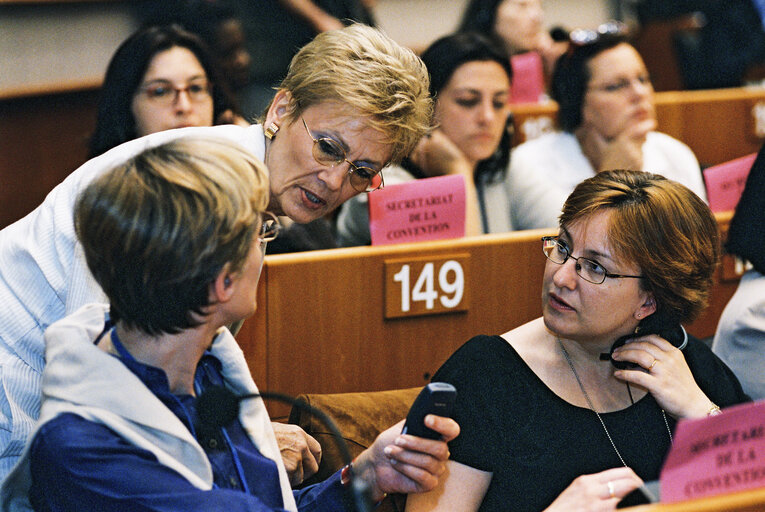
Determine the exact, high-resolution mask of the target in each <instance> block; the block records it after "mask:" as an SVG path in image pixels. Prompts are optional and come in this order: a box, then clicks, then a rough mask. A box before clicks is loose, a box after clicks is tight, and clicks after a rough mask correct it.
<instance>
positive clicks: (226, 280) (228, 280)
mask: <svg viewBox="0 0 765 512" xmlns="http://www.w3.org/2000/svg"><path fill="white" fill-rule="evenodd" d="M223 286H225V287H226V288H228V287H229V286H231V278H230V277H224V278H223Z"/></svg>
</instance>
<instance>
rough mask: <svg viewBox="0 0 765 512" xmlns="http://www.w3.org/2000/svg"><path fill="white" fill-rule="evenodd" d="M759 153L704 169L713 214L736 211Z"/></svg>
mask: <svg viewBox="0 0 765 512" xmlns="http://www.w3.org/2000/svg"><path fill="white" fill-rule="evenodd" d="M755 158H757V153H752V154H751V155H747V156H742V157H741V158H736V159H735V160H731V161H730V162H725V163H722V164H719V165H715V166H713V167H708V168H706V169H704V181H705V182H706V186H707V198H708V199H709V208H711V210H712V211H713V212H727V211H731V210H735V209H736V205H737V204H738V200H739V199H741V193H742V192H743V191H744V185H746V178H747V176H749V170H750V169H751V168H752V164H753V163H754V159H755Z"/></svg>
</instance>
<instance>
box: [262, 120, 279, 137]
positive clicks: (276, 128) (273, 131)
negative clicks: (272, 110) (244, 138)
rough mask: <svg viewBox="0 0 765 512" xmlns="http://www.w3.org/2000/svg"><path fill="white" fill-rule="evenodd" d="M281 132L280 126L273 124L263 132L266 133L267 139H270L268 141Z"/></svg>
mask: <svg viewBox="0 0 765 512" xmlns="http://www.w3.org/2000/svg"><path fill="white" fill-rule="evenodd" d="M278 131H279V125H278V124H276V123H274V122H271V124H269V125H268V127H267V128H266V129H265V130H264V131H263V133H265V135H266V137H268V140H271V139H273V138H274V136H275V135H276V132H278Z"/></svg>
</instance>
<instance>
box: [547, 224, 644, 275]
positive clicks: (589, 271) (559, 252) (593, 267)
mask: <svg viewBox="0 0 765 512" xmlns="http://www.w3.org/2000/svg"><path fill="white" fill-rule="evenodd" d="M542 252H544V254H545V256H547V259H548V260H550V261H552V262H553V263H557V264H558V265H563V264H564V263H566V261H568V259H569V258H571V259H572V260H574V261H575V262H576V263H575V266H574V268H575V269H576V273H577V275H578V276H579V277H581V278H582V279H584V280H585V281H588V282H590V283H592V284H602V283H603V281H605V280H606V278H607V277H611V278H614V279H622V278H625V277H629V278H633V279H641V278H643V277H645V276H630V275H627V274H612V273H611V272H609V271H608V270H606V269H605V267H604V266H603V265H601V264H600V263H598V262H597V261H595V260H591V259H589V258H583V257H581V256H580V257H579V258H577V257H576V256H572V255H571V251H570V250H569V248H568V246H566V245H565V244H564V243H563V242H561V241H559V240H558V237H557V236H543V237H542Z"/></svg>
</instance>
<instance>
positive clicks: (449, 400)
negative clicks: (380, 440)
mask: <svg viewBox="0 0 765 512" xmlns="http://www.w3.org/2000/svg"><path fill="white" fill-rule="evenodd" d="M456 397H457V390H456V389H455V388H454V386H452V385H451V384H447V383H446V382H431V383H430V384H428V385H427V386H425V387H424V388H422V391H420V394H419V395H417V398H415V400H414V403H413V404H412V407H411V408H410V409H409V413H408V414H407V415H406V421H405V422H404V428H403V429H402V430H401V433H402V434H410V435H413V436H417V437H425V438H427V439H440V438H441V434H439V433H438V432H436V431H435V430H431V429H429V428H428V427H426V426H425V423H424V421H425V416H427V415H428V414H435V415H436V416H444V417H447V418H451V415H452V409H454V400H455V398H456Z"/></svg>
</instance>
